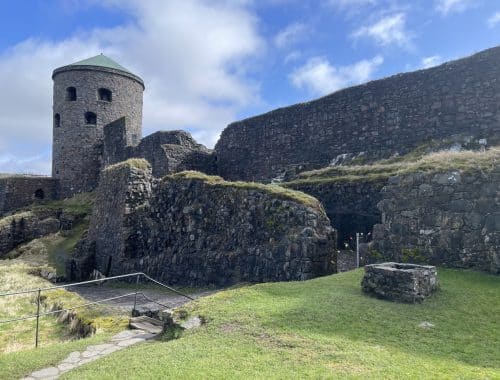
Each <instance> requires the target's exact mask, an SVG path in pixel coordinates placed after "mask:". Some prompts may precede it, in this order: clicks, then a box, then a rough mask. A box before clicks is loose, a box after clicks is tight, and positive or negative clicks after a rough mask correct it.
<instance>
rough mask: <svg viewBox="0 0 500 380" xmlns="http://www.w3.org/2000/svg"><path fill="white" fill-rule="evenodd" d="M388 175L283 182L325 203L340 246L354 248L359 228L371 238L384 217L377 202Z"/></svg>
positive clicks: (341, 247) (360, 231) (380, 197)
mask: <svg viewBox="0 0 500 380" xmlns="http://www.w3.org/2000/svg"><path fill="white" fill-rule="evenodd" d="M386 182H387V181H386V180H385V179H377V180H369V179H367V180H366V181H364V180H357V181H352V182H347V181H341V182H336V181H328V182H314V181H311V182H297V183H293V182H291V183H290V184H287V183H285V184H284V186H286V187H288V188H291V189H294V190H299V191H302V192H304V193H307V194H310V195H312V196H313V197H315V198H317V199H318V200H319V201H320V202H321V203H322V204H323V206H324V207H325V210H326V213H327V215H328V218H330V221H331V223H332V225H333V227H335V229H336V230H337V236H338V241H337V245H338V247H339V249H344V248H346V245H347V246H348V247H350V248H351V249H353V248H354V245H353V242H354V240H355V237H356V232H359V233H363V234H364V236H365V237H367V236H368V238H369V240H371V233H372V230H373V226H374V225H375V224H377V223H380V221H381V213H380V210H379V209H378V208H377V204H378V203H379V202H380V200H381V199H382V194H381V193H380V191H381V190H382V188H383V187H384V186H385V184H386Z"/></svg>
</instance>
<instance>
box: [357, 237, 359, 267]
mask: <svg viewBox="0 0 500 380" xmlns="http://www.w3.org/2000/svg"><path fill="white" fill-rule="evenodd" d="M356 268H359V232H356Z"/></svg>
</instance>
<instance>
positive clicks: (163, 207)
mask: <svg viewBox="0 0 500 380" xmlns="http://www.w3.org/2000/svg"><path fill="white" fill-rule="evenodd" d="M133 162H134V161H132V160H131V161H128V162H125V163H120V164H117V165H115V166H113V167H110V168H108V169H106V170H104V172H103V177H102V180H101V182H100V184H99V187H98V189H97V199H96V203H95V208H94V214H93V216H92V220H91V223H90V226H91V228H90V230H89V233H88V237H87V239H86V240H85V241H84V242H83V243H82V244H81V245H80V249H79V250H78V252H77V254H76V256H75V260H74V261H73V263H72V264H71V265H70V266H69V268H70V272H71V273H70V274H69V277H70V278H78V277H80V278H82V277H83V278H85V277H86V276H87V275H88V274H89V273H90V272H91V271H92V269H93V268H96V269H98V270H99V271H101V272H102V273H103V274H105V275H117V274H122V273H130V272H135V271H144V272H146V273H148V274H150V275H151V276H153V277H154V278H157V279H158V280H160V281H164V282H167V283H170V284H185V285H207V284H217V285H228V284H232V283H236V282H241V281H251V282H262V281H287V280H304V279H308V278H312V277H315V276H319V275H325V274H330V273H333V272H334V271H335V231H334V230H333V229H332V228H331V227H330V222H329V220H328V218H327V217H326V215H325V214H324V212H322V211H321V209H320V208H319V207H320V206H319V203H318V202H317V201H315V200H311V202H312V201H314V207H313V206H312V205H308V204H306V203H302V201H297V200H295V201H294V200H292V199H291V198H287V197H284V196H283V195H279V194H275V193H273V192H272V191H271V190H267V188H255V186H253V187H252V185H251V184H248V187H247V186H243V185H242V184H241V183H240V184H232V183H227V182H221V181H220V179H217V177H205V176H203V175H195V176H194V177H189V176H187V177H186V176H167V177H165V178H164V179H162V180H161V181H160V182H157V180H154V178H153V177H152V176H151V172H150V171H149V170H148V169H143V168H140V167H137V166H134V165H133V164H131V163H133ZM189 175H191V174H189ZM294 194H296V193H294ZM301 196H302V197H304V196H305V195H303V194H302V195H301ZM308 199H309V198H308Z"/></svg>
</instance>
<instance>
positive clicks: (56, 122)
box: [54, 113, 61, 128]
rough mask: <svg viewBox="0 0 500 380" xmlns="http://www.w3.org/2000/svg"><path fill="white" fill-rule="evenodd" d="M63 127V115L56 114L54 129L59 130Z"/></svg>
mask: <svg viewBox="0 0 500 380" xmlns="http://www.w3.org/2000/svg"><path fill="white" fill-rule="evenodd" d="M60 126H61V115H59V114H58V113H56V114H55V115H54V127H55V128H59V127H60Z"/></svg>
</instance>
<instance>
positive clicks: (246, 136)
mask: <svg viewBox="0 0 500 380" xmlns="http://www.w3.org/2000/svg"><path fill="white" fill-rule="evenodd" d="M499 63H500V48H499V47H496V48H493V49H490V50H486V51H483V52H481V53H478V54H475V55H473V56H471V57H468V58H464V59H460V60H457V61H452V62H448V63H445V64H443V65H441V66H437V67H433V68H430V69H426V70H419V71H415V72H412V73H405V74H398V75H395V76H392V77H390V78H386V79H382V80H376V81H373V82H369V83H366V84H363V85H360V86H355V87H351V88H346V89H343V90H340V91H337V92H335V93H333V94H331V95H327V96H325V97H323V98H321V99H318V100H314V101H311V102H308V103H301V104H297V105H293V106H290V107H285V108H280V109H277V110H274V111H271V112H269V113H266V114H264V115H260V116H256V117H252V118H250V119H246V120H243V121H239V122H236V123H233V124H231V125H229V126H228V127H227V128H226V129H225V130H224V131H223V132H222V135H221V137H220V140H219V141H218V142H217V145H216V146H215V150H216V154H217V167H218V174H219V175H221V176H222V177H224V178H226V179H230V180H250V181H264V182H266V181H270V180H271V179H273V178H276V177H280V176H282V175H283V174H284V173H285V172H286V171H297V170H299V171H302V170H309V169H315V168H321V167H324V166H327V165H329V164H330V163H331V162H332V161H336V160H337V159H338V157H339V156H341V155H344V154H346V155H351V156H355V157H360V158H361V157H362V158H364V159H367V160H370V159H376V158H385V157H390V156H392V155H394V154H404V153H407V152H409V151H411V150H412V149H413V148H415V147H417V146H418V145H420V144H422V143H425V142H427V141H429V140H430V139H450V138H458V137H460V136H462V137H463V136H468V137H472V138H473V139H475V140H481V139H486V142H487V143H488V144H491V143H493V142H494V141H495V140H496V142H499V140H500V80H499V79H498V78H499V77H500V65H499Z"/></svg>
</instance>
